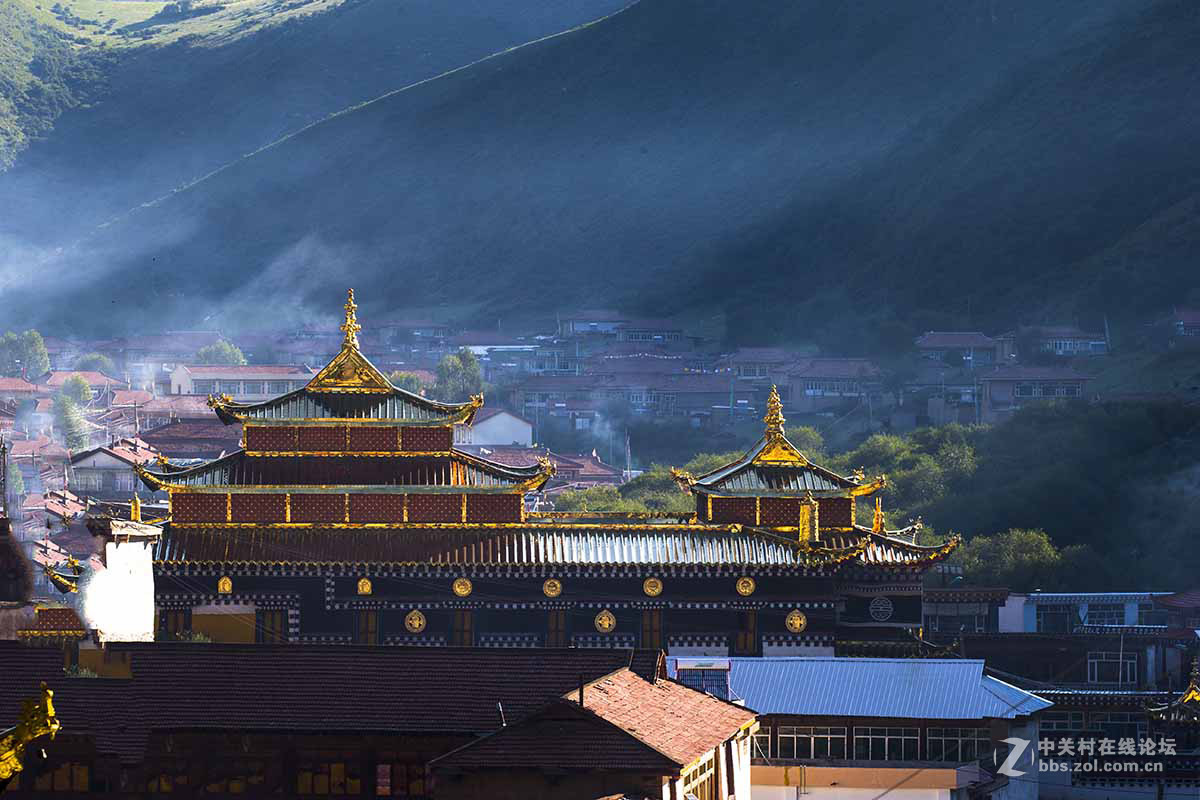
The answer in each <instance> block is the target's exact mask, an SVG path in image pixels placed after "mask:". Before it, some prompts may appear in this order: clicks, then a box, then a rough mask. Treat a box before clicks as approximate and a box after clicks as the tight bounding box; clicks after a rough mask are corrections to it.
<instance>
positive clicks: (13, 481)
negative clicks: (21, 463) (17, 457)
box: [8, 461, 25, 497]
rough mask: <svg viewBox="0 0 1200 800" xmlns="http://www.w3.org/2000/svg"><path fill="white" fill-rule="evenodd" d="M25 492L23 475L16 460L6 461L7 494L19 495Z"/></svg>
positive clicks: (11, 495) (10, 495)
mask: <svg viewBox="0 0 1200 800" xmlns="http://www.w3.org/2000/svg"><path fill="white" fill-rule="evenodd" d="M23 494H25V477H24V476H23V475H22V474H21V468H20V467H18V466H17V464H16V462H14V461H10V462H8V496H9V497H20V496H21V495H23Z"/></svg>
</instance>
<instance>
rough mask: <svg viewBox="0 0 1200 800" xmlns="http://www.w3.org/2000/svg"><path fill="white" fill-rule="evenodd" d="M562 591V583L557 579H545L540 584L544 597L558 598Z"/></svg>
mask: <svg viewBox="0 0 1200 800" xmlns="http://www.w3.org/2000/svg"><path fill="white" fill-rule="evenodd" d="M562 590H563V585H562V581H560V580H559V579H558V578H547V579H546V582H545V583H543V584H542V594H544V595H546V597H558V596H559V595H560V594H562Z"/></svg>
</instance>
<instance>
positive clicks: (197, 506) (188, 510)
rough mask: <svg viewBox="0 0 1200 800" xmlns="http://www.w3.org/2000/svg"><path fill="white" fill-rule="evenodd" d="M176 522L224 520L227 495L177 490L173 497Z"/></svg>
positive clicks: (173, 512) (173, 517)
mask: <svg viewBox="0 0 1200 800" xmlns="http://www.w3.org/2000/svg"><path fill="white" fill-rule="evenodd" d="M171 519H173V520H174V521H175V522H224V521H225V495H223V494H192V493H190V492H189V493H182V492H177V493H175V494H174V495H172V497H171Z"/></svg>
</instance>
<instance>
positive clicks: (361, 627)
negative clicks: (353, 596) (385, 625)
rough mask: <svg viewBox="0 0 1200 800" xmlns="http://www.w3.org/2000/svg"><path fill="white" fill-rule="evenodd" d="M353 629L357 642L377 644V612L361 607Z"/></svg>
mask: <svg viewBox="0 0 1200 800" xmlns="http://www.w3.org/2000/svg"><path fill="white" fill-rule="evenodd" d="M357 622H358V624H357V625H356V626H355V629H354V641H355V643H357V644H379V612H378V611H370V610H368V609H361V610H360V611H359V612H358V620H357Z"/></svg>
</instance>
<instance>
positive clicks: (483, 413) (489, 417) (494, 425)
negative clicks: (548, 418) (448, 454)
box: [454, 407, 533, 447]
mask: <svg viewBox="0 0 1200 800" xmlns="http://www.w3.org/2000/svg"><path fill="white" fill-rule="evenodd" d="M454 443H455V444H466V445H470V444H477V445H521V446H524V447H529V446H531V445H532V444H533V423H531V422H530V421H529V420H526V419H522V418H521V417H518V416H517V415H516V414H514V413H512V412H511V411H505V410H504V409H502V408H488V407H484V408H481V409H479V411H477V412H475V422H474V424H473V425H469V426H468V425H459V426H458V427H456V428H455V429H454Z"/></svg>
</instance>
